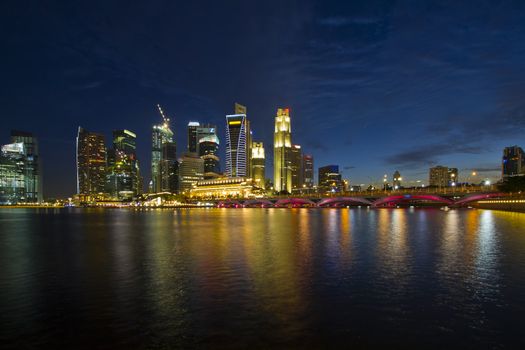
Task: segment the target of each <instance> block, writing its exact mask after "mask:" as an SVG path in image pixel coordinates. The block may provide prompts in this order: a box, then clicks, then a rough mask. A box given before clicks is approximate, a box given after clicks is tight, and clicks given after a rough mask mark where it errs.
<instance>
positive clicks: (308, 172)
mask: <svg viewBox="0 0 525 350" xmlns="http://www.w3.org/2000/svg"><path fill="white" fill-rule="evenodd" d="M303 185H304V186H305V187H307V188H311V187H313V186H314V157H313V156H311V155H309V154H305V155H303Z"/></svg>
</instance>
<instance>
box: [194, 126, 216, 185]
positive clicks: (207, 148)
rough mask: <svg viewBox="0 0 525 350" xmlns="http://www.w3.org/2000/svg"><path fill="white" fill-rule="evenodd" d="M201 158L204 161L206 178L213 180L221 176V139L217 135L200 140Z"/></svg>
mask: <svg viewBox="0 0 525 350" xmlns="http://www.w3.org/2000/svg"><path fill="white" fill-rule="evenodd" d="M198 149H199V156H200V157H201V158H202V159H203V160H204V178H205V179H212V178H216V177H219V176H220V171H221V168H220V162H219V157H218V156H217V155H218V153H219V138H218V137H217V135H215V134H213V135H207V136H204V137H201V138H200V139H199V147H198Z"/></svg>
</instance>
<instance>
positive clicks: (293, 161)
mask: <svg viewBox="0 0 525 350" xmlns="http://www.w3.org/2000/svg"><path fill="white" fill-rule="evenodd" d="M290 168H291V170H292V191H294V190H300V189H302V188H303V155H302V152H301V146H299V145H292V148H290Z"/></svg>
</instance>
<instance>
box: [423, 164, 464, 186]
mask: <svg viewBox="0 0 525 350" xmlns="http://www.w3.org/2000/svg"><path fill="white" fill-rule="evenodd" d="M458 181H459V178H458V169H457V168H448V167H445V166H441V165H438V166H435V167H432V168H430V169H429V179H428V183H429V186H434V187H447V186H455V185H456V184H457V182H458Z"/></svg>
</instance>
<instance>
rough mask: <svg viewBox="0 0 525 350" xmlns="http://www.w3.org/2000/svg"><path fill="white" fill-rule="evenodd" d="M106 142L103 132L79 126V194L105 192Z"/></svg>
mask: <svg viewBox="0 0 525 350" xmlns="http://www.w3.org/2000/svg"><path fill="white" fill-rule="evenodd" d="M106 152H107V151H106V142H105V137H104V135H102V134H98V133H94V132H89V131H87V130H85V129H83V128H81V127H79V128H78V136H77V194H84V195H94V194H98V193H104V191H105V182H106V156H107V154H106Z"/></svg>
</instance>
